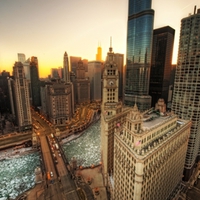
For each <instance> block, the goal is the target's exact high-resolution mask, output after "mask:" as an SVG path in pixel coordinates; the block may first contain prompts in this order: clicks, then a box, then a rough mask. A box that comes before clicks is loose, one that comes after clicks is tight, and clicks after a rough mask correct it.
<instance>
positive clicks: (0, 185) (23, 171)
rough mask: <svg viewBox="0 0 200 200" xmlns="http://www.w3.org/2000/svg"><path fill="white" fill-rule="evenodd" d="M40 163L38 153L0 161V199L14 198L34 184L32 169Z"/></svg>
mask: <svg viewBox="0 0 200 200" xmlns="http://www.w3.org/2000/svg"><path fill="white" fill-rule="evenodd" d="M39 165H40V160H39V153H37V152H35V153H31V154H27V155H23V156H20V157H13V158H10V159H5V160H1V161H0V200H6V199H15V198H16V197H17V196H19V195H20V194H21V193H23V192H25V191H26V190H28V189H30V188H32V187H34V186H35V173H34V170H35V168H36V167H37V166H39Z"/></svg>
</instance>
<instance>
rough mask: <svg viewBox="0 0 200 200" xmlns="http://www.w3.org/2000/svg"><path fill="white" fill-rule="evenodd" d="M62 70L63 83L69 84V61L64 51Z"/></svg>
mask: <svg viewBox="0 0 200 200" xmlns="http://www.w3.org/2000/svg"><path fill="white" fill-rule="evenodd" d="M63 68H64V81H65V82H66V83H67V82H70V79H69V61H68V55H67V52H66V51H65V53H64V59H63Z"/></svg>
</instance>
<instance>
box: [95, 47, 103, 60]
mask: <svg viewBox="0 0 200 200" xmlns="http://www.w3.org/2000/svg"><path fill="white" fill-rule="evenodd" d="M96 60H98V61H102V48H101V46H100V45H99V46H98V47H97V54H96Z"/></svg>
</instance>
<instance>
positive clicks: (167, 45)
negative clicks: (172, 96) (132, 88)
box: [149, 26, 175, 107]
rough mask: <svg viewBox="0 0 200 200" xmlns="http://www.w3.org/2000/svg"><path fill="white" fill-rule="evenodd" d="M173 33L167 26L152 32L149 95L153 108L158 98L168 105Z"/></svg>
mask: <svg viewBox="0 0 200 200" xmlns="http://www.w3.org/2000/svg"><path fill="white" fill-rule="evenodd" d="M174 33H175V30H174V29H173V28H171V27H169V26H166V27H162V28H158V29H155V30H154V31H153V47H152V59H151V73H150V84H149V95H150V96H151V97H152V101H151V106H152V107H154V106H155V104H156V103H157V101H158V99H159V98H162V99H164V100H165V103H166V104H167V103H168V93H169V86H170V74H171V70H172V63H171V62H172V52H173V44H174Z"/></svg>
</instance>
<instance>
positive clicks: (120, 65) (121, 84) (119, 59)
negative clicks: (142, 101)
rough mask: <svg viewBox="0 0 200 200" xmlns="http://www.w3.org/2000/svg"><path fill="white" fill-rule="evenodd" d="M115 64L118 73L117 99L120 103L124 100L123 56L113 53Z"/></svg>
mask: <svg viewBox="0 0 200 200" xmlns="http://www.w3.org/2000/svg"><path fill="white" fill-rule="evenodd" d="M114 55H115V62H116V64H117V67H118V73H119V90H118V91H119V95H118V96H119V99H120V100H121V101H123V100H124V83H125V82H124V78H125V75H124V54H121V53H115V54H114Z"/></svg>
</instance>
